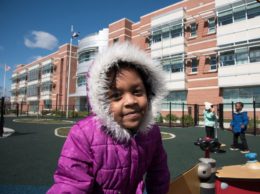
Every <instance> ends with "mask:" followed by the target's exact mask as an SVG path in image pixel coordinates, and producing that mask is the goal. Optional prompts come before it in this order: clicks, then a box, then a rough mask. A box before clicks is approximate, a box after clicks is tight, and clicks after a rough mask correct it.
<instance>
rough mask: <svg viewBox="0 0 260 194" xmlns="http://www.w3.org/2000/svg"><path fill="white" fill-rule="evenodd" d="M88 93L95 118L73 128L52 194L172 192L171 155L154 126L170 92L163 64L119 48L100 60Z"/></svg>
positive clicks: (136, 51)
mask: <svg viewBox="0 0 260 194" xmlns="http://www.w3.org/2000/svg"><path fill="white" fill-rule="evenodd" d="M87 90H88V91H87V92H88V98H89V102H90V104H91V108H92V111H93V115H91V116H89V117H87V118H85V119H83V120H81V121H79V122H78V123H77V124H75V125H74V126H73V127H72V128H71V130H70V133H69V135H68V137H67V140H66V142H65V144H64V146H63V149H62V152H61V156H60V159H59V162H58V168H57V170H56V172H55V175H54V180H55V184H54V185H53V186H52V187H51V188H50V190H49V191H48V192H47V193H48V194H58V193H72V194H83V193H84V194H85V193H88V194H91V193H93V194H99V193H100V194H101V193H105V194H118V193H121V194H133V193H136V194H142V193H143V191H144V187H146V190H147V193H148V194H150V193H151V194H153V193H154V194H165V193H167V191H168V187H169V182H170V174H169V170H168V166H167V156H166V153H165V151H164V149H163V145H162V140H161V134H160V129H159V127H158V126H156V125H154V124H153V120H154V119H153V116H154V113H156V112H157V111H156V109H155V107H156V106H157V105H158V103H159V102H160V100H161V99H162V98H163V97H164V96H165V94H166V92H165V91H166V90H165V89H164V83H163V76H162V72H161V70H160V69H159V68H158V64H156V63H154V62H153V61H152V60H151V59H150V58H149V57H148V56H147V55H146V54H145V53H144V52H143V51H141V50H139V49H137V48H136V47H134V46H132V45H130V44H129V43H124V44H115V45H113V46H111V47H110V48H109V49H107V51H105V52H103V53H102V54H100V55H98V56H97V57H96V60H95V62H94V64H93V66H92V68H91V70H90V72H89V79H88V89H87ZM144 177H145V179H144Z"/></svg>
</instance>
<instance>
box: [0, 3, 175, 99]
mask: <svg viewBox="0 0 260 194" xmlns="http://www.w3.org/2000/svg"><path fill="white" fill-rule="evenodd" d="M177 1H179V0H163V1H162V0H161V1H158V0H131V1H130V0H128V1H123V0H110V1H108V0H95V1H86V0H73V1H72V0H0V29H1V30H0V90H1V87H3V75H4V71H3V64H7V65H8V66H10V67H11V71H8V72H7V74H6V76H7V80H6V81H7V82H6V88H7V90H8V91H9V90H10V78H11V72H12V71H13V70H14V69H15V66H16V65H17V64H27V63H30V62H32V61H34V60H35V59H36V58H37V57H39V56H45V55H48V54H50V53H52V52H54V51H55V50H56V49H57V48H58V47H59V46H60V45H62V44H64V43H67V42H69V39H70V26H71V25H73V26H74V30H75V31H79V32H80V35H81V38H83V37H84V36H86V35H88V34H90V33H94V32H97V31H98V30H100V29H102V28H105V27H107V26H108V24H110V23H112V22H114V21H116V20H119V19H121V18H124V17H126V18H128V19H130V20H132V21H134V22H136V21H139V18H140V16H142V15H145V14H147V13H150V12H152V11H155V10H157V9H160V8H163V7H166V6H168V5H171V4H173V3H175V2H177ZM0 95H1V94H0Z"/></svg>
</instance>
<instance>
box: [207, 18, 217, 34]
mask: <svg viewBox="0 0 260 194" xmlns="http://www.w3.org/2000/svg"><path fill="white" fill-rule="evenodd" d="M215 32H216V28H215V18H209V19H208V33H209V34H210V33H215Z"/></svg>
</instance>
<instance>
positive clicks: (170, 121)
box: [169, 102, 172, 128]
mask: <svg viewBox="0 0 260 194" xmlns="http://www.w3.org/2000/svg"><path fill="white" fill-rule="evenodd" d="M169 119H170V120H169V127H170V128H171V127H172V102H170V118H169Z"/></svg>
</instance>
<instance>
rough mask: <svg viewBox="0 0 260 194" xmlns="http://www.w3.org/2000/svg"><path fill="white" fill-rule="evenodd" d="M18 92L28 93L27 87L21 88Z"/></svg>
mask: <svg viewBox="0 0 260 194" xmlns="http://www.w3.org/2000/svg"><path fill="white" fill-rule="evenodd" d="M18 93H19V95H26V87H23V88H20V89H19V91H18Z"/></svg>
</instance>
